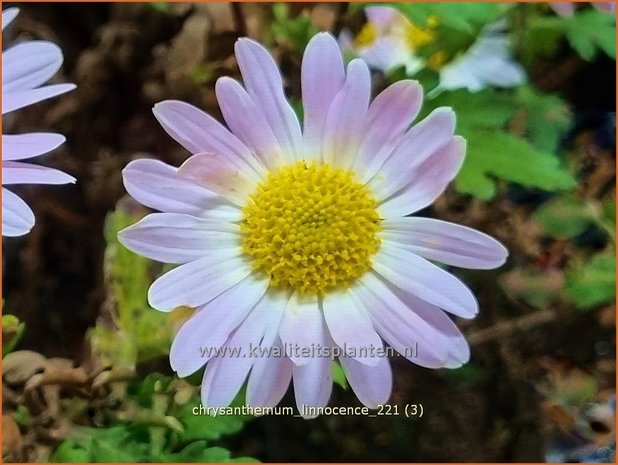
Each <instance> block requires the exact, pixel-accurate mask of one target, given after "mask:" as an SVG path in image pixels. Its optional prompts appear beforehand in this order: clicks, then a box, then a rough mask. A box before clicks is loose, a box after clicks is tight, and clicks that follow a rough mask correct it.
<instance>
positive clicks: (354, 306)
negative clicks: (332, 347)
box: [322, 290, 382, 366]
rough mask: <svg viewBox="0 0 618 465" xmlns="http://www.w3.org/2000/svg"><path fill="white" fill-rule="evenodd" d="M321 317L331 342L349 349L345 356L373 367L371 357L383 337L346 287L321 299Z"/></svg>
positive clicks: (376, 361) (373, 359)
mask: <svg viewBox="0 0 618 465" xmlns="http://www.w3.org/2000/svg"><path fill="white" fill-rule="evenodd" d="M322 306H323V309H324V319H325V321H326V325H327V326H328V331H329V332H330V335H331V337H332V338H333V341H335V343H336V344H337V345H338V346H339V347H344V348H345V349H346V350H348V355H349V356H350V358H353V359H355V360H357V361H359V362H361V363H363V364H365V365H371V366H376V365H377V364H378V363H379V361H380V358H379V357H376V356H373V357H372V354H374V355H375V353H376V351H379V350H381V349H382V340H381V339H380V336H378V333H376V330H375V329H374V328H373V324H372V323H371V320H370V319H369V315H367V313H366V311H365V308H364V306H363V304H362V303H359V302H357V301H356V300H355V299H354V297H353V295H352V293H351V292H350V291H349V290H342V291H336V292H330V293H329V294H327V295H325V296H324V298H323V300H322Z"/></svg>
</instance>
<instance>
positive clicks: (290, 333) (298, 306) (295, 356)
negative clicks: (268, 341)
mask: <svg viewBox="0 0 618 465" xmlns="http://www.w3.org/2000/svg"><path fill="white" fill-rule="evenodd" d="M323 333H324V320H323V318H322V312H320V309H319V307H318V300H317V296H315V295H312V296H299V294H298V293H294V295H292V297H291V298H290V300H289V302H288V307H287V308H286V310H285V313H284V315H283V320H282V321H281V327H280V328H279V337H280V338H281V342H282V343H283V345H284V347H293V348H294V349H293V350H294V351H293V353H291V354H290V359H291V360H292V361H293V362H294V363H295V364H296V365H305V364H307V363H309V362H310V360H311V355H312V354H311V353H310V352H307V353H301V351H302V349H303V348H306V349H305V350H309V349H311V346H312V345H315V344H318V343H319V342H320V341H321V340H322V339H323V338H324V334H323ZM296 348H298V351H297V350H296ZM295 352H298V353H295Z"/></svg>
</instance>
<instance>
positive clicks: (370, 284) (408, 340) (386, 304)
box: [353, 273, 450, 368]
mask: <svg viewBox="0 0 618 465" xmlns="http://www.w3.org/2000/svg"><path fill="white" fill-rule="evenodd" d="M353 292H354V294H355V295H356V296H357V297H358V299H359V301H362V302H363V303H364V304H365V306H366V309H367V311H368V312H369V315H370V317H371V320H372V321H373V324H374V326H375V328H376V330H377V331H378V333H379V334H380V336H382V338H383V339H384V340H385V341H386V342H387V343H388V344H389V345H390V346H391V347H393V348H394V349H395V350H396V351H397V352H399V353H400V354H401V355H402V356H404V357H405V358H407V359H408V360H409V361H411V362H412V363H415V364H417V365H420V366H423V367H426V368H442V367H444V366H445V365H446V364H447V363H448V361H449V357H450V356H449V353H450V347H449V346H448V344H447V343H448V342H449V341H448V340H447V338H446V337H445V336H444V335H443V334H442V333H441V332H440V331H439V330H438V329H436V328H435V327H433V326H432V325H431V324H429V323H428V322H427V321H425V320H424V319H423V318H421V317H420V316H419V315H418V314H416V313H414V312H412V311H411V310H410V309H409V308H408V307H407V305H406V304H405V303H404V302H403V301H402V299H400V298H399V297H398V296H397V295H396V294H395V293H394V292H393V291H392V290H391V286H389V285H388V284H387V283H386V282H385V281H384V280H383V278H381V277H379V276H377V275H375V274H373V273H367V274H366V275H365V276H363V278H362V279H361V281H360V282H359V284H358V285H357V286H355V287H354V289H353ZM436 310H438V311H440V310H439V309H436Z"/></svg>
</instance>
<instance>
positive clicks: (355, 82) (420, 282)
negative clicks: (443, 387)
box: [120, 33, 507, 416]
mask: <svg viewBox="0 0 618 465" xmlns="http://www.w3.org/2000/svg"><path fill="white" fill-rule="evenodd" d="M236 57H237V60H238V64H239V67H240V70H241V72H242V76H243V81H244V85H242V84H240V83H239V82H237V81H235V80H233V79H230V78H228V77H223V78H220V79H219V80H218V82H217V84H216V94H217V99H218V101H219V104H220V107H221V111H222V113H223V116H224V118H225V121H226V123H227V126H228V128H229V129H228V128H226V127H224V126H223V125H222V124H220V123H219V122H218V121H216V120H215V119H214V118H212V117H211V116H209V115H207V114H206V113H204V112H202V111H200V110H199V109H197V108H196V107H194V106H192V105H189V104H187V103H183V102H179V101H165V102H162V103H159V104H157V105H156V106H155V108H154V114H155V116H156V117H157V119H158V120H159V122H160V123H161V125H162V126H163V127H164V129H165V130H166V131H167V132H168V133H169V134H170V135H171V136H172V137H173V138H174V139H175V140H176V141H178V142H179V143H180V144H182V145H183V146H184V147H185V148H186V149H187V150H188V151H189V152H191V153H192V154H194V155H193V156H191V157H190V158H189V159H188V160H187V161H186V162H185V163H184V164H183V165H182V166H181V167H180V168H179V169H177V168H174V167H172V166H169V165H167V164H165V163H162V162H160V161H157V160H149V159H141V160H136V161H133V162H131V163H130V164H129V165H128V166H127V167H126V168H125V170H124V172H123V174H124V183H125V186H126V188H127V191H128V192H129V193H130V195H131V196H133V197H134V198H135V199H136V200H138V201H139V202H141V203H142V204H144V205H146V206H148V207H150V208H153V209H156V210H159V211H160V212H161V213H153V214H150V215H148V216H146V217H145V218H144V219H142V220H141V221H139V222H138V223H136V224H135V225H133V226H131V227H129V228H127V229H126V230H124V231H122V232H121V233H120V240H121V242H122V243H123V244H124V245H125V246H126V247H128V248H129V249H131V250H133V251H135V252H136V253H139V254H141V255H143V256H146V257H149V258H151V259H153V260H157V261H161V262H165V263H174V264H178V265H179V266H178V267H177V268H174V269H173V270H171V271H169V272H167V273H165V274H164V275H163V276H161V277H160V278H158V279H157V280H156V281H155V282H154V283H153V284H152V286H151V287H150V290H149V293H148V299H149V302H150V304H151V305H152V306H153V307H154V308H156V309H159V310H161V311H170V310H173V309H174V308H176V307H178V306H189V307H194V308H196V309H197V311H196V312H195V314H194V315H193V316H192V317H191V318H190V319H189V320H187V322H186V323H184V325H183V326H182V327H181V328H180V330H179V331H178V333H177V334H176V336H175V339H174V342H173V344H172V347H171V351H170V361H171V365H172V368H173V369H174V370H175V371H176V372H177V373H178V375H179V376H187V375H190V374H191V373H194V372H195V371H197V370H199V369H200V368H202V367H203V366H204V365H205V364H207V367H206V371H205V376H204V380H203V384H202V399H203V402H204V404H206V405H207V406H211V407H220V406H226V405H229V403H230V402H231V401H232V400H233V399H234V397H235V396H236V394H237V393H238V392H239V390H240V388H241V386H242V385H243V383H244V382H245V380H248V381H247V403H248V404H249V405H250V406H254V407H271V406H274V405H276V404H277V403H278V402H279V401H280V399H281V398H282V396H283V395H284V393H285V392H286V390H287V388H288V385H289V383H290V380H293V383H294V392H295V396H296V402H297V405H298V406H299V409H300V410H301V412H302V413H303V414H304V415H305V416H313V414H311V413H307V411H306V409H305V408H304V407H307V406H309V407H322V406H325V405H326V404H327V402H328V400H329V398H330V394H331V389H332V369H333V367H332V359H331V357H329V356H328V355H329V354H331V355H332V353H333V352H334V349H342V348H343V349H345V353H343V354H340V356H339V361H340V362H341V365H342V367H343V370H344V372H345V375H346V377H347V379H348V381H349V383H350V385H351V387H352V389H353V390H354V392H355V393H356V395H357V396H358V398H359V399H360V401H361V402H362V403H363V404H365V405H367V406H368V407H371V408H376V407H377V406H378V405H380V404H383V403H385V402H386V401H387V400H388V398H389V396H390V392H391V387H392V374H391V368H390V366H389V361H388V358H386V357H384V356H379V351H380V350H383V344H384V342H383V341H385V342H386V343H388V344H389V345H390V346H392V347H393V348H394V349H396V350H397V351H398V352H400V353H401V354H403V355H404V356H406V357H407V358H408V359H409V360H410V361H412V362H413V363H416V364H418V365H421V366H424V367H430V368H439V367H451V368H454V367H459V366H461V365H462V364H463V363H466V361H467V360H468V358H469V355H470V352H469V348H468V345H467V343H466V341H465V339H464V337H463V336H462V334H461V333H460V332H459V330H458V329H457V327H456V326H455V324H454V323H453V322H452V320H451V319H450V318H449V317H448V316H447V314H446V313H445V312H449V313H451V314H454V315H457V316H459V317H462V318H472V317H474V315H475V314H476V313H477V311H478V303H477V301H476V299H475V297H474V295H473V293H472V292H471V291H470V289H469V288H468V287H466V286H465V284H464V283H463V282H461V281H460V280H459V279H457V278H456V277H455V276H453V275H452V274H450V273H449V272H448V271H446V270H445V269H443V268H441V267H439V266H437V265H436V264H434V263H433V262H434V261H435V262H441V263H443V264H446V265H450V266H458V267H465V268H476V269H490V268H495V267H498V266H500V265H502V264H503V263H504V261H505V259H506V256H507V251H506V249H505V248H504V247H503V246H502V245H501V244H500V243H499V242H497V241H496V240H495V239H493V238H491V237H490V236H488V235H486V234H483V233H481V232H478V231H475V230H473V229H470V228H467V227H464V226H460V225H456V224H452V223H448V222H445V221H440V220H435V219H431V218H420V217H410V216H407V215H409V214H411V213H414V212H416V211H419V210H421V209H422V208H425V207H427V206H428V205H430V204H431V203H432V202H433V201H434V200H435V199H436V198H437V197H438V196H439V195H440V194H441V193H442V192H443V191H444V189H445V188H446V187H447V185H448V184H449V183H450V181H451V180H452V179H453V178H454V176H455V174H456V173H457V171H458V170H459V168H460V167H461V164H462V162H463V158H464V152H465V141H464V140H463V139H462V138H461V137H459V136H456V135H455V134H454V130H455V114H454V113H453V111H452V110H451V109H449V108H439V109H437V110H435V111H434V112H432V113H431V114H430V115H429V116H427V117H426V118H425V119H424V120H422V121H421V122H419V123H417V124H414V125H413V126H410V125H411V122H412V121H413V119H414V118H415V117H416V115H417V114H418V113H419V110H420V107H421V102H422V89H421V87H420V86H419V84H418V83H417V82H415V81H410V80H404V81H400V82H397V83H396V84H394V85H392V86H390V87H389V88H387V89H386V90H384V91H383V92H382V93H380V94H379V95H378V96H377V97H376V98H375V99H373V101H371V98H370V93H371V80H370V73H369V69H368V67H367V65H366V63H365V62H364V61H362V60H360V59H355V60H352V61H351V62H350V63H349V64H348V65H347V67H345V66H344V62H343V59H342V56H341V52H340V49H339V47H338V44H337V42H336V40H335V39H334V38H333V37H332V36H331V35H329V34H326V33H321V34H317V35H316V36H315V37H313V38H312V40H311V41H310V43H309V44H308V46H307V49H306V51H305V53H304V57H303V62H302V70H301V74H302V76H301V81H302V103H303V108H304V120H303V122H302V125H301V123H300V122H299V120H298V118H297V116H296V114H295V113H294V111H293V109H292V107H291V105H290V104H289V103H288V101H287V100H286V98H285V95H284V90H283V82H282V78H281V75H280V73H279V70H278V68H277V65H276V63H275V61H274V60H273V58H272V57H271V56H270V54H269V53H268V51H267V50H266V49H264V48H263V47H262V46H261V45H260V44H258V43H256V42H254V41H252V40H249V39H240V40H239V41H238V42H237V44H236ZM255 347H257V348H259V350H258V352H257V356H256V355H255V352H253V353H252V352H251V348H255ZM213 348H214V349H222V348H228V349H229V352H225V353H224V352H221V351H213ZM410 348H416V350H415V351H411V350H410ZM239 349H240V350H241V352H240V354H238V352H236V353H235V352H234V351H238V350H239ZM329 350H330V352H329ZM375 351H378V352H375Z"/></svg>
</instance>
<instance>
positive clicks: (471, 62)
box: [340, 6, 526, 92]
mask: <svg viewBox="0 0 618 465" xmlns="http://www.w3.org/2000/svg"><path fill="white" fill-rule="evenodd" d="M365 15H366V16H367V24H366V25H365V26H364V27H363V29H362V30H361V32H360V33H359V34H358V35H357V36H356V38H352V37H351V35H350V33H349V32H348V31H344V32H343V33H342V35H341V37H340V44H341V46H342V48H343V49H344V50H351V51H354V52H355V53H357V54H358V56H359V57H360V58H362V59H363V60H365V61H366V62H367V64H369V66H371V67H372V68H375V69H378V70H381V71H384V72H388V71H390V70H392V69H393V68H396V67H399V66H404V67H405V68H406V72H407V73H408V75H413V74H414V73H416V72H417V71H420V70H421V69H423V68H427V67H429V68H432V69H435V70H437V71H438V72H439V74H440V84H439V88H440V89H442V90H454V89H462V88H463V89H468V90H469V91H470V92H476V91H479V90H482V89H484V88H486V87H488V86H496V87H514V86H518V85H520V84H522V83H523V82H524V81H525V79H526V73H525V71H524V69H523V67H522V66H521V65H520V64H519V63H517V62H516V61H515V60H514V59H513V58H512V56H511V53H510V43H509V38H508V36H507V35H506V34H505V33H504V32H502V31H501V30H500V29H501V25H500V24H494V25H491V26H488V27H487V28H485V29H484V30H483V31H481V33H480V35H479V37H478V38H477V40H476V41H475V42H474V43H473V44H472V45H471V46H470V47H469V48H468V49H467V50H466V51H465V52H464V53H462V54H460V55H459V56H457V57H454V58H453V59H451V60H449V61H446V59H447V58H446V56H445V54H444V53H443V52H442V53H441V52H436V53H434V54H433V55H432V56H431V57H429V59H427V60H425V59H423V58H421V57H419V56H418V55H417V51H418V48H419V47H421V46H423V45H425V44H428V43H432V42H434V41H436V40H437V39H438V38H437V36H436V34H437V33H436V31H435V30H433V29H421V28H419V27H417V26H415V25H413V24H412V23H411V22H410V21H409V20H408V19H407V18H406V17H405V16H404V15H403V14H401V13H400V12H399V11H398V10H397V9H395V8H393V7H389V6H372V7H367V8H365ZM434 25H435V24H434Z"/></svg>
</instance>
